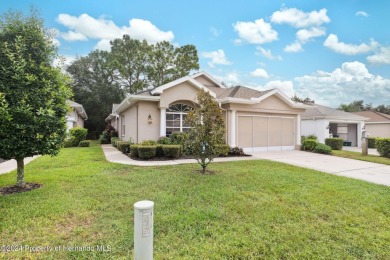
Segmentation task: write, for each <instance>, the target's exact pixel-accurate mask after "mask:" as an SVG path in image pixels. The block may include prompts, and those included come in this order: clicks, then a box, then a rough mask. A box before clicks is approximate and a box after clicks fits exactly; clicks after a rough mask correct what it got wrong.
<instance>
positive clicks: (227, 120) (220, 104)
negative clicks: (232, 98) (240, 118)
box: [218, 102, 229, 143]
mask: <svg viewBox="0 0 390 260" xmlns="http://www.w3.org/2000/svg"><path fill="white" fill-rule="evenodd" d="M218 105H219V108H220V109H221V110H223V111H225V115H226V124H225V138H226V143H228V141H229V140H228V138H229V137H228V131H227V126H228V125H229V117H228V111H227V110H226V109H224V108H222V103H221V102H218Z"/></svg>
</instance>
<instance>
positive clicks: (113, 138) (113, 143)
mask: <svg viewBox="0 0 390 260" xmlns="http://www.w3.org/2000/svg"><path fill="white" fill-rule="evenodd" d="M120 140H121V139H120V138H119V137H112V138H111V144H112V146H114V147H116V143H115V141H120Z"/></svg>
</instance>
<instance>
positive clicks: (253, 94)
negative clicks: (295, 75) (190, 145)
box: [106, 72, 306, 152]
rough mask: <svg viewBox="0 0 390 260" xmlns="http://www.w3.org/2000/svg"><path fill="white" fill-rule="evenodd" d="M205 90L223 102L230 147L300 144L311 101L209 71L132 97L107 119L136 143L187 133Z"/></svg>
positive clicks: (281, 147)
mask: <svg viewBox="0 0 390 260" xmlns="http://www.w3.org/2000/svg"><path fill="white" fill-rule="evenodd" d="M200 89H203V90H205V91H207V92H208V93H210V95H211V96H213V97H214V98H215V100H216V101H217V102H218V103H219V104H220V107H221V109H222V111H223V117H224V121H225V125H226V137H225V138H226V143H227V144H228V145H230V146H231V147H235V146H238V147H240V148H244V150H245V151H246V152H252V151H265V150H293V149H297V148H298V147H299V145H300V136H301V134H300V121H301V119H300V114H301V113H303V112H304V110H305V108H306V105H303V104H301V103H296V102H294V101H292V100H291V99H290V98H289V97H287V96H285V95H284V94H283V93H282V92H280V91H279V90H277V89H272V90H268V91H258V90H254V89H250V88H246V87H242V86H237V87H230V88H227V87H225V86H224V85H222V84H221V83H220V82H218V81H217V80H216V79H214V78H213V77H212V76H210V75H209V74H207V73H206V72H199V73H196V74H194V75H192V76H185V77H183V78H180V79H177V80H175V81H172V82H170V83H167V84H165V85H162V86H159V87H157V88H154V89H151V90H147V91H143V92H141V93H138V94H135V95H128V96H127V97H126V98H125V99H124V100H123V101H122V102H121V103H120V104H119V105H117V106H116V105H115V106H114V107H113V108H114V109H113V111H112V113H111V115H110V116H108V117H107V118H106V121H107V122H110V123H111V124H114V127H115V124H116V126H117V130H118V132H119V137H120V138H122V140H130V139H132V140H133V141H134V142H141V141H142V140H150V139H152V140H157V139H158V138H159V137H160V136H169V135H170V134H171V133H172V132H176V131H188V129H189V126H188V125H187V124H186V122H185V119H186V115H187V112H188V111H189V109H190V108H191V107H195V106H196V103H197V100H196V96H197V93H198V91H199V90H200ZM114 118H115V119H114Z"/></svg>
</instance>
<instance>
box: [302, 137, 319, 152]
mask: <svg viewBox="0 0 390 260" xmlns="http://www.w3.org/2000/svg"><path fill="white" fill-rule="evenodd" d="M316 146H317V141H316V140H314V139H305V141H303V143H302V146H301V149H302V150H303V151H313V150H314V149H315V148H316Z"/></svg>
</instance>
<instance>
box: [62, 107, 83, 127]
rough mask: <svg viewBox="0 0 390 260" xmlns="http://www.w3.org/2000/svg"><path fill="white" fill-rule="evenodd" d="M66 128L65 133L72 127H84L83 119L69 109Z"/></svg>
mask: <svg viewBox="0 0 390 260" xmlns="http://www.w3.org/2000/svg"><path fill="white" fill-rule="evenodd" d="M66 126H67V131H69V129H72V128H74V127H84V119H83V118H82V117H81V116H79V115H78V114H77V112H76V109H74V108H71V110H70V111H68V113H67V114H66Z"/></svg>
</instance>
